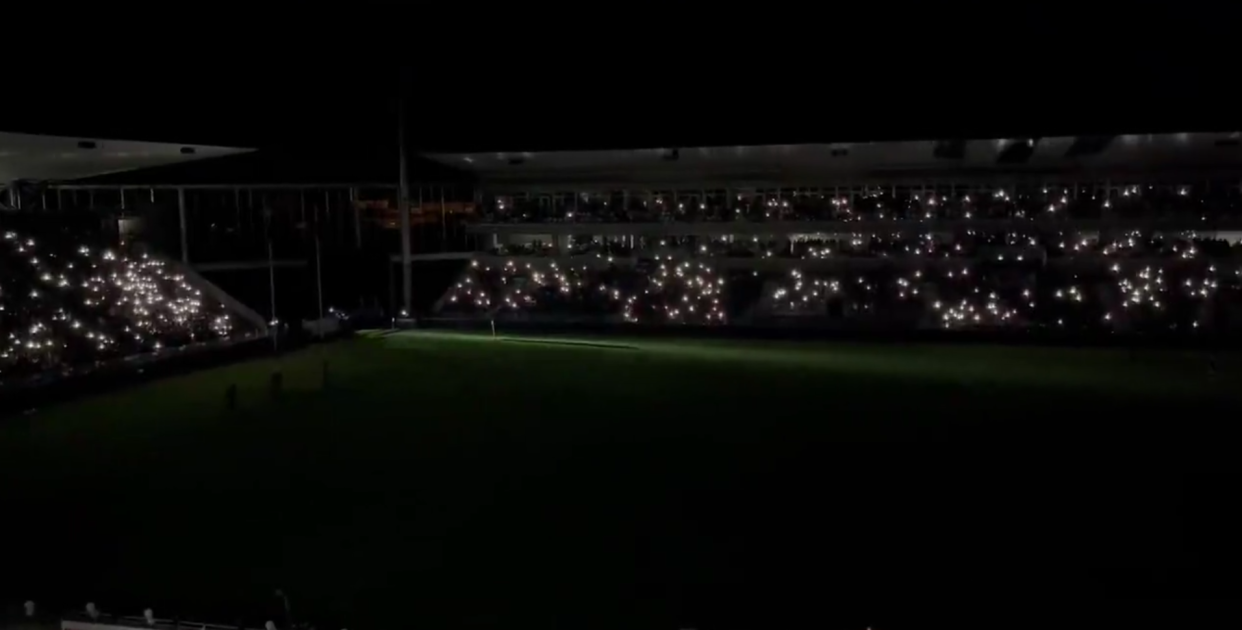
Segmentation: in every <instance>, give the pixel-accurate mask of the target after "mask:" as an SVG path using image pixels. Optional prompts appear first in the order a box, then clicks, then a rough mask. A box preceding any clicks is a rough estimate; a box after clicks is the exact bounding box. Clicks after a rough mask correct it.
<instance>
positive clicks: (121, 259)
mask: <svg viewBox="0 0 1242 630" xmlns="http://www.w3.org/2000/svg"><path fill="white" fill-rule="evenodd" d="M236 332H238V331H237V322H236V321H235V320H234V318H232V317H231V316H230V315H229V313H228V312H227V311H226V309H225V308H224V307H223V306H221V305H219V304H217V303H214V302H212V301H211V300H208V299H206V298H205V297H204V296H203V293H202V291H201V290H200V289H197V288H195V287H193V286H191V285H190V284H189V283H188V282H187V281H186V279H185V278H184V277H183V276H182V275H181V274H179V273H178V272H177V271H176V270H175V269H174V268H173V267H172V266H171V265H169V264H168V263H165V262H164V261H162V260H159V259H157V258H154V257H151V256H147V255H145V254H137V253H127V252H122V251H117V250H111V249H106V248H102V247H96V246H92V245H90V244H85V243H84V242H83V240H71V239H70V238H69V237H66V235H65V234H63V233H60V232H49V233H46V234H42V235H40V236H36V235H35V234H34V231H33V230H25V231H17V230H6V231H4V232H2V233H0V380H4V381H10V380H14V379H18V378H22V377H27V376H31V375H34V374H38V373H41V372H45V371H48V370H57V369H61V368H67V367H73V366H80V365H84V364H94V363H97V362H100V361H106V360H110V359H117V358H121V357H126V356H131V355H136V354H141V353H152V352H160V351H164V350H166V349H169V348H174V347H179V346H185V345H188V344H193V343H196V342H201V341H208V340H214V339H221V338H226V337H229V336H230V335H233V334H235V333H236Z"/></svg>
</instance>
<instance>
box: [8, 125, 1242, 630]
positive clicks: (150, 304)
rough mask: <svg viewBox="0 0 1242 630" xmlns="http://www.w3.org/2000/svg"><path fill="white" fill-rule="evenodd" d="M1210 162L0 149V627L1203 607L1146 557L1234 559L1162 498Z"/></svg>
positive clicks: (1113, 148) (1201, 411) (953, 153)
mask: <svg viewBox="0 0 1242 630" xmlns="http://www.w3.org/2000/svg"><path fill="white" fill-rule="evenodd" d="M1240 144H1242V137H1240V136H1239V134H1238V132H1236V131H1229V132H1222V133H1208V132H1187V133H1167V134H1141V135H1140V134H1130V135H1126V134H1118V135H1109V136H1049V137H1015V138H978V139H970V140H920V141H892V142H887V141H886V142H852V143H848V142H847V143H832V144H798V145H794V144H790V145H752V146H707V147H664V148H643V149H627V150H598V151H530V152H521V151H519V152H479V153H426V154H423V155H418V156H409V159H410V161H411V162H412V163H414V164H415V167H414V168H412V169H407V168H404V164H405V162H406V159H407V156H406V155H404V153H403V154H402V156H401V161H402V164H403V168H402V169H401V170H400V174H401V177H400V180H399V181H395V182H390V183H386V182H377V181H374V180H372V181H356V182H349V181H331V180H320V181H317V182H309V183H305V182H290V181H284V182H281V181H273V182H253V181H242V180H232V181H229V180H227V179H225V176H222V175H213V173H236V172H244V171H247V170H249V169H250V167H249V166H247V165H248V164H253V163H254V162H253V160H256V159H257V158H256V157H255V153H254V152H251V151H250V150H248V149H245V148H240V147H210V146H182V145H166V144H155V143H122V142H117V141H112V140H107V139H93V140H84V139H80V138H68V137H64V138H53V137H45V136H29V135H25V134H0V146H3V147H10V146H12V147H21V149H22V150H21V151H20V152H17V151H15V154H19V155H22V156H24V157H23V158H22V159H20V160H11V161H10V162H7V163H5V164H6V173H5V174H6V176H7V177H6V179H7V181H12V182H14V183H13V184H12V185H11V186H10V187H9V189H8V191H7V193H6V197H5V202H6V203H5V206H4V210H3V212H2V213H0V233H2V234H0V236H2V237H3V241H2V242H0V253H2V254H0V255H2V256H3V258H2V261H3V262H2V263H0V264H2V265H3V269H4V271H3V274H2V275H0V325H2V326H3V327H2V328H0V334H3V344H4V350H3V354H2V355H0V386H2V387H3V388H4V389H3V396H4V405H3V407H2V408H3V410H4V412H5V413H6V417H5V420H4V422H3V424H2V425H0V467H2V469H3V472H2V473H0V474H2V476H3V478H4V479H7V480H11V482H10V483H6V484H5V486H4V495H3V504H4V505H5V506H9V507H10V508H11V509H12V510H13V512H12V514H14V515H16V518H12V519H9V520H10V526H9V527H8V531H9V532H10V534H9V538H10V539H11V540H14V541H20V542H21V543H22V544H19V545H16V548H12V549H9V550H8V551H7V552H6V556H5V557H6V560H5V565H6V566H8V567H12V568H15V569H16V570H14V571H13V572H11V575H10V576H9V577H7V578H6V584H5V589H6V590H5V592H6V594H7V595H6V597H9V596H11V597H10V599H11V601H8V600H6V602H5V603H6V605H7V608H8V610H7V611H6V614H7V617H6V623H9V624H10V625H14V626H15V627H17V626H22V625H23V624H24V625H30V626H38V627H44V626H47V625H49V624H53V623H58V624H60V626H61V627H62V628H65V629H67V630H81V629H87V630H95V629H97V628H98V627H100V626H101V625H112V626H118V627H156V626H159V627H161V628H180V627H182V626H185V627H187V628H189V627H196V628H197V627H200V626H202V627H207V625H206V624H197V623H196V622H193V623H192V622H187V621H185V620H186V619H193V620H197V619H206V620H209V621H212V622H215V623H217V624H219V623H224V624H228V625H227V627H230V628H233V627H241V628H246V627H250V628H256V627H261V626H263V625H264V624H265V623H267V622H273V623H274V624H275V625H277V626H280V627H288V626H298V625H304V626H306V625H309V626H321V627H330V626H333V624H335V627H350V628H368V627H379V626H383V625H386V624H389V625H390V624H392V623H394V622H395V620H403V622H405V623H415V624H420V625H436V626H463V627H464V626H472V627H477V626H500V625H514V624H523V625H532V624H543V625H547V624H555V625H584V624H591V625H617V626H622V625H627V626H628V627H632V626H634V625H639V626H644V627H664V628H678V627H704V628H706V627H713V626H726V625H757V624H758V623H760V622H762V623H771V622H773V620H776V619H782V618H783V617H782V615H788V616H789V619H790V620H794V619H803V618H806V617H805V616H804V615H807V614H808V612H807V611H808V610H809V609H814V608H815V607H816V606H818V604H814V603H813V602H818V601H820V599H819V598H822V597H825V594H828V593H830V594H831V598H830V600H831V602H832V603H831V605H832V606H833V607H834V608H835V611H834V614H835V615H836V617H834V619H835V621H833V622H832V624H833V625H839V626H840V627H847V626H848V627H868V626H871V625H874V626H876V627H905V626H911V627H912V626H914V625H920V624H921V623H925V622H926V620H928V619H948V618H955V617H956V616H957V615H959V614H960V613H961V612H962V611H965V610H970V611H973V614H977V615H979V616H981V617H987V616H988V615H990V614H992V613H990V612H988V611H989V610H990V609H989V606H996V607H1007V606H1030V605H1032V602H1033V601H1036V600H1037V599H1038V598H1037V597H1036V596H1035V595H1034V593H1047V592H1049V590H1050V589H1051V592H1053V593H1055V595H1054V596H1055V597H1063V598H1065V599H1067V600H1074V599H1075V598H1088V597H1091V598H1107V597H1155V596H1160V597H1175V596H1180V595H1182V594H1185V593H1186V592H1193V593H1202V592H1204V591H1203V590H1202V589H1205V588H1207V589H1208V590H1210V589H1219V591H1218V592H1226V591H1228V590H1229V588H1236V586H1237V578H1236V577H1232V578H1227V579H1220V580H1217V579H1215V577H1214V578H1213V580H1212V581H1211V586H1210V588H1209V587H1205V586H1204V584H1203V582H1202V581H1196V579H1197V578H1196V577H1194V576H1191V577H1182V573H1183V572H1187V571H1189V572H1190V573H1193V574H1195V575H1201V576H1206V575H1211V576H1217V575H1218V573H1214V571H1215V570H1216V569H1217V568H1218V567H1220V566H1224V565H1225V564H1227V562H1228V561H1229V559H1236V558H1237V557H1238V552H1239V550H1240V548H1239V547H1238V545H1237V543H1236V542H1231V540H1232V539H1231V538H1229V537H1228V536H1226V535H1224V534H1222V533H1221V532H1225V531H1227V530H1228V529H1229V525H1228V524H1229V523H1234V524H1236V523H1237V521H1236V517H1233V520H1230V517H1228V516H1226V515H1225V514H1224V513H1223V512H1222V511H1220V510H1221V509H1222V508H1219V507H1217V504H1216V502H1215V501H1209V500H1207V499H1205V498H1204V497H1208V496H1213V495H1214V494H1215V492H1216V491H1217V490H1218V489H1220V488H1224V487H1226V486H1227V485H1228V483H1227V482H1224V481H1219V479H1221V478H1219V477H1211V476H1209V477H1207V478H1206V480H1202V479H1201V480H1199V481H1197V482H1196V484H1195V485H1194V490H1193V492H1189V493H1188V492H1187V491H1186V490H1185V488H1184V487H1182V486H1181V485H1177V484H1175V483H1172V482H1170V481H1169V480H1170V479H1181V478H1183V477H1182V475H1183V474H1185V471H1186V470H1188V466H1189V465H1190V463H1197V464H1199V465H1204V466H1207V465H1208V464H1209V463H1211V462H1216V461H1226V460H1227V459H1228V458H1230V457H1232V456H1231V454H1230V453H1229V447H1228V446H1227V445H1229V444H1232V443H1233V440H1234V439H1235V438H1236V429H1235V428H1233V427H1232V426H1231V423H1230V422H1228V421H1224V420H1222V419H1228V418H1231V417H1232V416H1231V412H1232V411H1233V410H1235V409H1236V408H1237V404H1238V402H1239V390H1238V387H1237V384H1238V376H1239V374H1242V362H1240V360H1239V358H1238V355H1237V342H1238V340H1239V339H1242V337H1240V336H1239V333H1242V243H1240V242H1239V241H1242V175H1240V173H1242V151H1239V146H1240ZM403 146H404V145H403ZM66 152H68V153H75V154H77V155H78V157H75V158H73V159H59V160H58V159H53V158H55V157H56V156H60V155H62V154H64V153H66ZM66 164H72V165H75V166H74V168H73V169H70V170H66V169H67V167H66ZM411 172H412V175H410V173H411ZM205 173H206V174H205ZM407 175H410V176H409V179H408V180H407ZM208 180H210V181H208ZM1196 470H1198V469H1196ZM1120 471H1125V472H1124V474H1122V473H1121V472H1120ZM1224 478H1225V479H1227V478H1228V477H1224ZM1172 506H1176V509H1175V508H1174V507H1172ZM1084 523H1085V524H1086V525H1083V524H1084ZM1188 531H1193V532H1194V533H1195V535H1189V534H1187V532H1188ZM1204 532H1206V533H1204ZM1204 540H1207V541H1210V542H1202V541H1204ZM1170 576H1177V577H1170ZM1229 580H1232V582H1230V581H1229ZM929 584H942V585H943V589H940V587H934V588H933V587H929V586H928V585H929ZM1050 584H1055V586H1050ZM1230 585H1232V587H1231V586H1230ZM274 593H279V595H274ZM980 600H982V601H980ZM893 601H902V602H917V605H916V606H914V607H915V608H918V609H919V610H918V611H917V613H916V612H912V611H911V610H908V609H906V608H903V607H901V606H897V607H895V606H894V605H893V603H892V602H893ZM27 602H31V603H32V605H31V606H26V607H23V604H25V603H27ZM86 602H92V605H91V606H90V607H89V609H86V608H84V605H85V604H86ZM33 604H37V608H36V607H34V605H33ZM96 604H98V605H97V606H96ZM148 609H154V610H155V611H156V612H158V613H159V614H160V615H161V616H160V618H159V619H156V618H155V617H154V616H153V615H154V613H151V612H149V610H148ZM144 610H146V611H148V612H147V613H146V616H145V617H144V613H143V611H144ZM1145 610H1146V609H1145ZM101 611H102V612H101ZM781 611H784V612H781ZM981 611H982V612H981ZM170 614H171V615H174V616H172V617H167V618H165V616H166V615H170ZM1045 614H1048V615H1051V614H1052V613H1050V612H1049V613H1045ZM811 616H812V617H813V616H814V615H811ZM1038 616H1039V615H1033V617H1038ZM148 617H149V618H148ZM841 619H844V620H846V621H840V620H841ZM235 620H236V624H234V623H233V622H234V621H235ZM73 624H79V625H76V626H75V625H73ZM82 624H85V625H82ZM849 624H854V625H849ZM213 627H215V626H213ZM220 627H223V626H220Z"/></svg>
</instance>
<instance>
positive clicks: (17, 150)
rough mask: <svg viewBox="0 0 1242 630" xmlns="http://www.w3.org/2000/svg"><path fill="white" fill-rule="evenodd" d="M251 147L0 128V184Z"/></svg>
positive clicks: (71, 177) (74, 176)
mask: <svg viewBox="0 0 1242 630" xmlns="http://www.w3.org/2000/svg"><path fill="white" fill-rule="evenodd" d="M252 150H253V149H244V148H237V147H218V146H208V145H201V144H169V143H160V142H135V141H130V140H108V139H103V138H81V137H66V136H41V135H34V134H25V133H8V132H0V184H3V183H6V182H11V181H15V180H36V181H45V180H55V181H65V180H74V179H81V178H83V177H93V176H95V175H104V174H108V173H118V172H123V171H132V170H136V169H142V168H149V167H152V166H165V165H169V164H178V163H181V162H190V161H194V160H203V159H208V158H215V157H223V156H226V155H236V154H238V153H246V152H249V151H252Z"/></svg>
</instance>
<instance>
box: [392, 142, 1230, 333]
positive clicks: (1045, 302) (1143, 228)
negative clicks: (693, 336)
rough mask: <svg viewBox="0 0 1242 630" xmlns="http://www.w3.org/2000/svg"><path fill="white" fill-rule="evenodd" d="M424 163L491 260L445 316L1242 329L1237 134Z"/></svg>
mask: <svg viewBox="0 0 1242 630" xmlns="http://www.w3.org/2000/svg"><path fill="white" fill-rule="evenodd" d="M430 157H431V158H432V159H433V160H435V161H437V162H440V163H443V164H449V165H456V166H458V167H460V168H464V169H467V170H469V171H471V172H472V173H473V174H474V175H475V176H476V177H477V180H478V182H479V188H480V191H479V192H478V193H477V195H476V204H477V208H476V209H475V210H474V211H472V212H471V213H470V214H469V215H466V216H468V217H469V218H471V219H472V221H471V222H470V223H469V224H468V225H466V226H465V230H464V231H465V233H466V234H467V235H468V236H470V237H473V241H469V242H472V243H473V244H475V246H476V248H477V250H476V251H475V252H474V254H473V255H472V258H471V262H470V264H469V267H468V268H467V269H466V270H465V272H464V273H463V275H462V276H461V277H460V278H459V279H458V280H457V281H455V282H454V283H453V285H452V287H450V289H449V291H448V292H447V293H445V294H444V295H443V296H442V297H441V298H440V299H438V300H437V301H436V302H435V303H434V305H433V308H432V310H431V312H430V313H429V314H430V315H431V316H432V317H438V318H445V319H450V320H451V319H458V320H469V319H470V318H476V319H486V320H488V321H497V322H506V323H512V324H520V325H532V324H535V323H538V324H539V325H542V326H549V325H553V324H555V323H566V322H570V321H574V322H584V321H594V322H610V323H616V324H626V323H629V324H646V325H666V324H676V325H683V326H684V325H691V326H722V325H723V326H733V327H751V328H754V327H773V326H775V327H786V326H793V327H798V328H801V329H808V328H832V329H840V330H848V329H877V330H885V331H888V332H890V333H891V332H893V331H894V330H899V329H905V330H934V329H942V330H943V329H947V330H990V331H1013V332H1018V331H1023V332H1031V331H1044V332H1051V333H1056V334H1061V333H1066V332H1081V333H1090V334H1096V333H1127V332H1131V333H1145V334H1153V335H1163V334H1170V333H1182V334H1194V333H1203V332H1206V331H1214V332H1227V331H1233V330H1235V329H1236V328H1237V327H1238V326H1240V325H1242V310H1240V309H1242V302H1240V300H1242V293H1240V291H1242V282H1240V281H1242V266H1240V265H1239V262H1240V259H1239V254H1240V253H1242V245H1240V244H1239V238H1240V237H1242V231H1240V229H1242V188H1240V186H1242V180H1239V178H1238V176H1237V173H1238V168H1239V166H1240V165H1242V152H1240V151H1239V137H1238V135H1237V134H1236V133H1233V134H1204V133H1195V134H1191V133H1187V134H1166V135H1142V136H1138V135H1122V136H1115V137H1055V138H1038V139H1037V138H1018V139H1002V140H976V141H958V142H894V143H864V144H839V145H786V146H755V147H711V148H681V149H652V150H640V151H595V152H563V153H516V154H506V153H501V154H454V155H433V156H430ZM455 217H456V215H453V216H452V217H450V216H446V217H445V220H446V221H453V220H454V218H455ZM454 229H458V228H456V227H455V228H454ZM416 258H418V257H416Z"/></svg>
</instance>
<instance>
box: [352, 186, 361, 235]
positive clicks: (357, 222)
mask: <svg viewBox="0 0 1242 630" xmlns="http://www.w3.org/2000/svg"><path fill="white" fill-rule="evenodd" d="M349 207H351V208H353V209H354V245H355V246H356V247H357V248H358V249H362V210H360V209H359V208H358V189H357V188H355V187H352V186H351V187H350V189H349Z"/></svg>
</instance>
